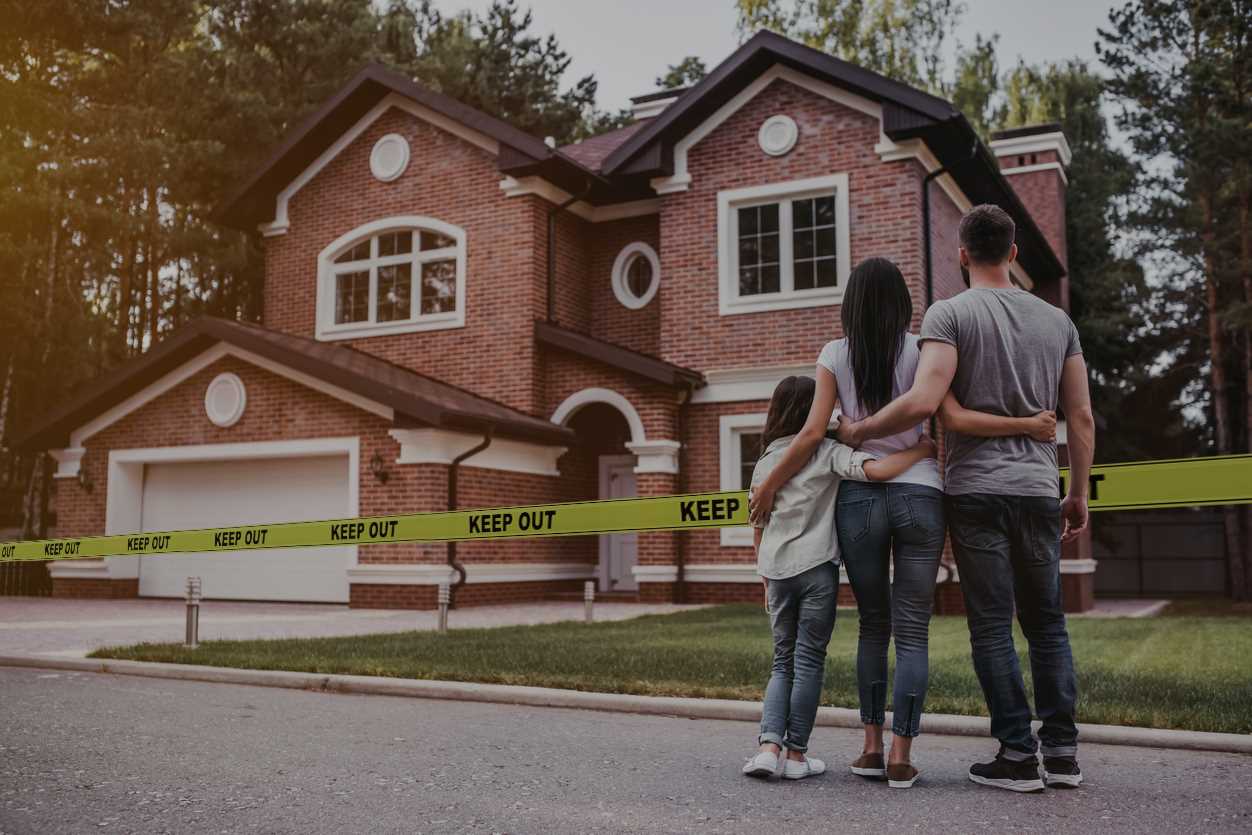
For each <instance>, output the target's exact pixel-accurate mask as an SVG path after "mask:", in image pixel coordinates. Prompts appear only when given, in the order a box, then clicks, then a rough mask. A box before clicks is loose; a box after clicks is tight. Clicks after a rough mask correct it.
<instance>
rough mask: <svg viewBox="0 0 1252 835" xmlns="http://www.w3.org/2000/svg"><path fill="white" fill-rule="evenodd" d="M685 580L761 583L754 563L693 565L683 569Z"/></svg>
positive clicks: (695, 581)
mask: <svg viewBox="0 0 1252 835" xmlns="http://www.w3.org/2000/svg"><path fill="white" fill-rule="evenodd" d="M683 578H684V579H686V580H687V582H689V583H757V584H760V582H761V575H760V574H757V573H756V563H754V562H728V563H693V564H691V565H688V566H686V567H685V568H684V569H683Z"/></svg>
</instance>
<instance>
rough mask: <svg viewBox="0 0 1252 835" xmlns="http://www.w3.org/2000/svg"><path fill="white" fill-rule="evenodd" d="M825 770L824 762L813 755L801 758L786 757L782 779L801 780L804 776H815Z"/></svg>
mask: <svg viewBox="0 0 1252 835" xmlns="http://www.w3.org/2000/svg"><path fill="white" fill-rule="evenodd" d="M825 770H826V763H824V762H822V761H821V760H818V759H814V758H813V757H805V758H804V759H802V760H793V759H788V760H787V764H786V765H784V766H783V773H782V776H783V779H784V780H803V779H804V778H805V777H816V776H817V775H819V774H821V773H822V772H824V771H825Z"/></svg>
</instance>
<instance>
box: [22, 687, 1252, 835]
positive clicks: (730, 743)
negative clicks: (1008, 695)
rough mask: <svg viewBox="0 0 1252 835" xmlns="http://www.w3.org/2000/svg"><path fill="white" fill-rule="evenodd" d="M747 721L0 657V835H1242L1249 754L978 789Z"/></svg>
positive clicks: (1180, 758)
mask: <svg viewBox="0 0 1252 835" xmlns="http://www.w3.org/2000/svg"><path fill="white" fill-rule="evenodd" d="M753 731H754V729H753V726H752V725H750V724H747V723H742V722H713V721H703V720H701V721H692V720H686V719H670V718H665V717H648V716H630V715H621V714H612V713H594V712H584V711H573V710H555V709H544V708H528V707H512V706H503V705H487V704H473V703H461V702H444V701H420V700H411V699H401V698H392V697H385V696H346V695H331V694H322V693H307V692H301V691H292V690H280V689H269V688H260V687H243V686H238V685H225V684H204V683H198V682H179V681H161V680H154V679H143V678H131V677H124V676H109V675H97V674H88V673H65V672H51V671H41V670H28V669H9V668H0V833H5V835H10V834H16V833H40V832H56V833H77V832H102V831H103V832H113V831H117V832H266V833H271V832H300V833H349V832H369V833H387V832H405V833H421V832H438V833H444V832H508V833H590V832H666V833H670V832H674V833H685V832H700V833H713V832H750V833H763V832H780V833H782V832H805V833H808V832H835V831H838V832H871V831H872V832H875V833H878V832H943V833H953V832H961V833H967V832H984V831H994V832H1014V831H1020V832H1027V831H1030V832H1047V833H1065V832H1086V833H1091V832H1096V833H1098V835H1109V834H1110V833H1117V832H1197V833H1199V832H1203V833H1215V832H1242V833H1246V832H1249V831H1252V788H1250V787H1252V757H1240V756H1237V755H1228V754H1206V753H1197V752H1184V751H1162V750H1154V749H1139V748H1125V747H1116V746H1095V745H1091V746H1086V747H1085V748H1084V749H1083V750H1082V752H1081V760H1082V764H1083V766H1084V770H1085V771H1086V774H1087V777H1088V783H1087V785H1085V786H1083V787H1082V788H1081V789H1078V790H1076V791H1058V790H1052V791H1048V792H1046V793H1044V794H1041V795H1017V794H1012V793H1010V792H1005V791H1002V790H997V789H989V788H985V787H981V786H975V785H973V784H971V783H969V782H968V781H967V779H966V777H965V769H966V767H967V766H968V764H969V762H971V761H972V760H974V759H977V758H983V757H985V756H986V755H988V754H989V753H991V752H992V750H993V746H992V745H991V744H990V743H989V742H988V741H986V740H979V739H970V738H961V737H940V736H928V737H923V738H922V739H920V740H919V741H918V743H917V746H916V749H915V750H916V751H917V762H918V765H919V766H920V767H921V768H922V770H923V772H924V776H923V778H922V781H921V782H920V783H919V784H918V786H917V787H916V788H913V789H910V790H904V791H902V790H896V789H889V788H887V787H886V785H885V784H882V783H871V782H867V781H863V780H861V779H860V778H856V777H853V776H851V775H850V774H848V773H847V772H846V771H845V770H844V769H843V768H842V767H839V766H840V764H841V763H843V762H844V761H846V760H849V759H851V757H852V756H854V755H855V753H856V752H857V751H858V750H859V749H858V744H859V732H855V731H845V730H834V729H829V728H819V729H818V731H817V732H816V734H815V736H814V753H815V754H817V755H818V756H821V755H823V754H825V755H827V759H828V761H831V762H832V763H833V764H834V765H835V766H836V767H835V768H834V769H833V770H832V772H831V773H828V774H826V775H825V776H823V777H820V778H816V779H811V780H806V781H802V782H799V783H786V784H770V783H761V782H756V781H753V780H749V779H748V778H745V777H743V776H741V775H740V774H739V768H740V766H741V764H742V763H743V761H744V758H745V757H746V756H747V755H748V753H749V752H750V750H751V749H752V739H753Z"/></svg>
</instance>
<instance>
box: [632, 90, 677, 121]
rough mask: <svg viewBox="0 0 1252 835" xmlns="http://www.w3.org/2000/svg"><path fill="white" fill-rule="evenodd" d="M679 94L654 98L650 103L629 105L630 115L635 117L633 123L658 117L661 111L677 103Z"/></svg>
mask: <svg viewBox="0 0 1252 835" xmlns="http://www.w3.org/2000/svg"><path fill="white" fill-rule="evenodd" d="M679 95H680V93H675V94H674V95H672V96H667V97H663V98H655V99H651V100H650V101H645V102H640V103H639V104H634V103H633V102H632V103H631V105H630V114H631V115H632V116H634V117H635V121H640V120H643V119H651V118H652V117H653V116H660V115H661V111H662V110H664V109H665V108H667V107H669V106H670V105H671V104H673V103H674V102H676V101H678V96H679Z"/></svg>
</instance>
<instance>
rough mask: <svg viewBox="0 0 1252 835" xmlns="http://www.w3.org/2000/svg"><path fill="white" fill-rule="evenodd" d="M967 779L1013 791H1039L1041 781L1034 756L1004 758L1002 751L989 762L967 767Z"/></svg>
mask: <svg viewBox="0 0 1252 835" xmlns="http://www.w3.org/2000/svg"><path fill="white" fill-rule="evenodd" d="M969 779H970V780H972V781H973V782H975V783H981V784H982V785H984V786H995V787H996V788H997V789H1008V790H1009V791H1014V792H1041V791H1043V781H1042V780H1040V779H1039V761H1038V760H1037V759H1035V758H1034V757H1031V758H1030V759H1028V760H1023V761H1020V762H1019V761H1017V760H1009V759H1005V757H1004V753H1003V751H1001V753H998V754H996V758H995V759H994V760H992V761H991V762H989V763H975V764H974V765H971V766H970V767H969Z"/></svg>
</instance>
